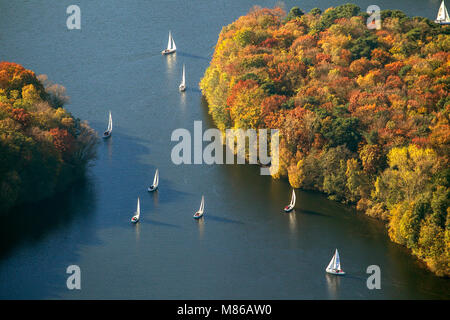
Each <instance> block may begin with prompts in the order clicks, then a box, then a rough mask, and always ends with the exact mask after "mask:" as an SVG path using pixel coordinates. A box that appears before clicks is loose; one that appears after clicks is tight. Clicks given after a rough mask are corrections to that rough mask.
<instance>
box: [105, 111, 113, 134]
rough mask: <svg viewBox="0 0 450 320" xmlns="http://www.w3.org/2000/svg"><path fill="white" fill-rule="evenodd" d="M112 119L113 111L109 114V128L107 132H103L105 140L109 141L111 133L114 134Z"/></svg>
mask: <svg viewBox="0 0 450 320" xmlns="http://www.w3.org/2000/svg"><path fill="white" fill-rule="evenodd" d="M112 127H113V126H112V118H111V111H110V112H109V121H108V128H107V129H106V131H105V132H103V139H107V138H109V137H111V133H112Z"/></svg>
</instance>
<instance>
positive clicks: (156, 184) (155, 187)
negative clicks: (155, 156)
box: [147, 169, 159, 192]
mask: <svg viewBox="0 0 450 320" xmlns="http://www.w3.org/2000/svg"><path fill="white" fill-rule="evenodd" d="M158 184H159V171H158V169H156V172H155V177H154V178H153V184H152V185H151V186H150V187H148V189H147V190H148V192H152V191H155V190H156V189H157V188H158Z"/></svg>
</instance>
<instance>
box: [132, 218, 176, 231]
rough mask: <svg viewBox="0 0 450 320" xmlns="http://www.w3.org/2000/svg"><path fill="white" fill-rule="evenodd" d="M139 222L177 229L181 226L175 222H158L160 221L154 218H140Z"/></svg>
mask: <svg viewBox="0 0 450 320" xmlns="http://www.w3.org/2000/svg"><path fill="white" fill-rule="evenodd" d="M139 223H144V224H151V225H155V226H160V227H170V228H178V229H179V228H181V227H180V226H179V225H176V224H172V223H166V222H160V221H156V220H152V219H142V220H141V221H140V222H139Z"/></svg>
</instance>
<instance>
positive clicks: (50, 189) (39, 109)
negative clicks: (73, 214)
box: [0, 62, 98, 214]
mask: <svg viewBox="0 0 450 320" xmlns="http://www.w3.org/2000/svg"><path fill="white" fill-rule="evenodd" d="M67 101H68V97H67V96H66V94H65V88H64V87H63V86H60V85H58V84H53V83H51V82H50V81H49V80H48V79H47V77H46V76H45V75H42V76H39V77H36V75H35V74H34V72H32V71H31V70H27V69H25V68H24V67H22V66H21V65H19V64H16V63H10V62H0V213H3V214H4V213H6V212H8V210H10V209H11V208H13V207H15V206H17V205H20V204H23V203H25V202H33V201H38V200H41V199H44V198H47V197H50V196H52V195H54V194H55V193H56V192H57V191H63V190H64V189H65V188H67V187H68V186H69V185H70V184H71V183H73V182H74V181H75V180H77V179H80V178H81V177H83V176H84V173H85V170H86V167H87V165H88V163H89V162H90V161H91V160H92V159H94V158H95V155H96V144H97V143H98V137H97V134H96V133H95V131H94V130H92V129H91V128H90V127H89V126H88V124H87V123H86V122H82V121H80V119H77V118H74V117H73V116H72V115H71V114H70V113H69V112H67V111H66V110H65V109H64V108H63V105H64V103H66V102H67Z"/></svg>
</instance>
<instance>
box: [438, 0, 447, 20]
mask: <svg viewBox="0 0 450 320" xmlns="http://www.w3.org/2000/svg"><path fill="white" fill-rule="evenodd" d="M436 21H438V22H450V17H449V15H448V11H447V8H446V6H445V3H444V0H442V2H441V6H440V7H439V11H438V14H437V17H436Z"/></svg>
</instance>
